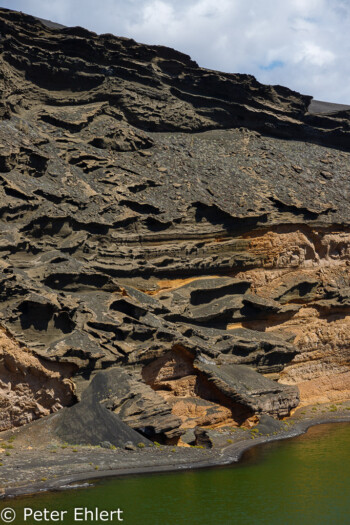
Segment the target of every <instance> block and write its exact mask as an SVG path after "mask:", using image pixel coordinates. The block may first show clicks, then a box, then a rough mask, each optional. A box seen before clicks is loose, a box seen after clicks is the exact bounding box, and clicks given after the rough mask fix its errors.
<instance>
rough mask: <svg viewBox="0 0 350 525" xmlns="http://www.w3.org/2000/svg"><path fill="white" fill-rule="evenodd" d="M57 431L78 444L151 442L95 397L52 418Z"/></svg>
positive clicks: (119, 444)
mask: <svg viewBox="0 0 350 525" xmlns="http://www.w3.org/2000/svg"><path fill="white" fill-rule="evenodd" d="M52 425H53V430H54V433H55V434H56V435H57V436H58V437H59V438H60V439H61V440H63V441H66V442H67V443H71V444H73V445H74V444H79V445H96V446H97V445H100V443H101V442H107V441H108V442H109V443H111V444H112V445H114V446H116V447H124V444H125V443H126V442H128V441H131V442H132V443H133V444H135V445H137V444H138V443H144V444H147V443H148V442H149V441H148V440H147V439H145V438H144V437H143V436H141V435H140V434H139V433H138V432H135V431H134V430H132V429H131V428H130V427H129V426H128V425H126V424H125V423H123V421H122V420H121V419H120V418H119V417H118V416H117V415H115V414H113V413H112V412H111V411H110V410H107V408H105V407H103V406H102V405H101V404H100V403H98V402H96V401H94V400H93V399H92V398H87V399H85V400H84V401H81V402H80V403H78V404H76V405H74V406H72V407H70V408H65V409H63V410H61V411H60V412H59V413H58V414H56V415H55V416H54V418H53V419H52Z"/></svg>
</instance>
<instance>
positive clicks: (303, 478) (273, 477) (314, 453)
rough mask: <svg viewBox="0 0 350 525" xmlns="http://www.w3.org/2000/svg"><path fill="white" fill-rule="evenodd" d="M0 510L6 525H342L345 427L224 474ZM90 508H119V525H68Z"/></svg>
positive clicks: (56, 496)
mask: <svg viewBox="0 0 350 525" xmlns="http://www.w3.org/2000/svg"><path fill="white" fill-rule="evenodd" d="M4 506H10V507H13V508H14V509H15V510H16V511H17V519H16V520H15V521H14V522H13V523H15V524H21V525H22V524H24V523H29V524H30V525H32V524H33V523H38V522H35V521H33V520H28V521H26V522H24V521H23V508H24V507H31V508H35V509H40V510H42V509H44V508H47V509H50V510H53V509H57V510H60V509H62V510H67V511H68V514H67V515H66V516H65V519H64V521H59V522H56V523H64V524H65V525H73V524H74V523H95V524H98V525H102V524H103V523H108V524H110V523H123V524H126V525H138V524H140V525H141V524H142V525H173V524H174V525H177V524H179V525H181V524H191V525H199V524H200V525H209V524H210V525H219V524H220V525H226V524H227V525H230V524H232V525H243V524H244V525H252V524H268V525H275V524H276V525H277V524H278V525H288V524H293V525H299V524H300V525H303V524H305V525H322V524H325V525H345V524H350V424H346V423H344V424H332V425H320V426H317V427H313V428H312V429H310V430H309V432H308V433H307V434H305V435H303V436H299V437H297V438H293V439H290V440H285V441H280V442H274V443H270V444H266V445H263V446H258V447H255V448H253V449H251V450H249V451H248V452H247V453H246V454H245V455H244V457H243V459H242V461H241V462H240V463H239V464H236V465H234V466H230V467H225V468H217V469H211V470H200V471H191V472H181V473H174V474H157V475H144V476H138V477H136V476H135V477H124V478H119V479H112V480H111V479H110V480H103V481H98V482H96V483H95V484H94V486H93V487H90V488H86V489H80V490H75V491H65V492H57V493H51V494H42V495H40V496H34V497H30V498H22V499H16V500H8V501H6V502H5V504H4V502H3V503H2V505H1V508H2V507H4ZM96 506H97V507H99V508H100V509H117V508H118V507H119V508H121V509H122V510H123V514H122V515H121V516H122V517H123V518H124V520H123V522H121V521H119V522H118V521H117V519H114V520H113V521H111V520H108V521H102V520H97V521H89V520H87V521H85V520H84V521H74V514H73V509H74V507H88V508H95V507H96ZM21 516H22V517H21ZM115 518H117V516H115ZM0 523H1V520H0ZM41 523H54V522H53V521H48V522H47V521H46V522H44V521H42V522H41Z"/></svg>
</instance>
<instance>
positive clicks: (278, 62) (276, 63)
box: [259, 60, 284, 71]
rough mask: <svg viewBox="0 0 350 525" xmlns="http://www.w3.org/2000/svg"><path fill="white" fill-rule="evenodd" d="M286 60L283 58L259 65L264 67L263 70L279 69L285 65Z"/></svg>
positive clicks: (260, 67)
mask: <svg viewBox="0 0 350 525" xmlns="http://www.w3.org/2000/svg"><path fill="white" fill-rule="evenodd" d="M283 66H284V62H282V60H273V61H272V62H270V63H269V64H267V66H262V65H261V66H259V69H262V70H263V71H272V70H273V69H277V68H278V67H283Z"/></svg>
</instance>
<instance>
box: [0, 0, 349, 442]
mask: <svg viewBox="0 0 350 525" xmlns="http://www.w3.org/2000/svg"><path fill="white" fill-rule="evenodd" d="M0 32H1V37H0V53H1V54H0V71H1V75H0V86H1V90H0V92H1V95H0V115H1V121H0V223H1V228H0V256H1V259H0V316H1V317H0V321H1V326H2V327H3V329H6V330H7V333H8V334H9V337H11V341H13V342H14V344H16V345H18V347H19V348H24V349H25V352H26V353H27V354H28V355H29V354H30V355H31V356H32V357H33V359H39V360H40V363H47V367H48V368H49V369H50V367H51V368H52V366H53V364H54V365H55V366H56V368H57V370H60V371H61V372H60V373H61V374H62V381H63V379H64V378H65V380H66V379H67V377H68V376H69V377H70V378H71V380H72V381H73V382H74V385H75V393H74V395H75V398H74V399H73V394H72V391H73V389H72V391H70V393H69V392H68V393H67V391H64V389H63V390H62V392H61V393H60V394H59V393H58V391H57V392H56V393H55V395H53V396H51V397H50V396H48V397H49V398H50V400H49V401H47V402H45V403H44V404H43V405H40V407H41V408H40V410H39V409H38V410H37V412H36V413H37V416H39V415H43V414H44V413H46V411H48V412H50V411H52V410H54V409H56V408H57V407H59V406H62V405H69V404H72V403H74V402H75V401H79V400H80V399H82V401H80V402H81V403H84V404H85V405H86V404H87V401H86V399H85V400H84V391H85V390H86V388H88V391H90V392H91V389H92V391H94V392H95V394H94V396H95V397H96V399H97V398H98V399H100V398H99V396H100V395H101V392H100V388H102V391H103V392H104V394H103V400H102V401H101V402H100V401H99V400H98V401H96V400H95V401H94V402H91V403H90V404H88V406H89V407H93V409H94V410H95V409H96V410H98V412H99V413H100V412H101V411H100V408H99V407H100V405H102V407H103V409H104V408H105V407H107V408H108V409H110V410H111V411H113V412H114V413H115V414H116V415H117V416H118V418H120V420H121V421H123V424H128V425H129V426H131V427H132V428H133V429H134V430H137V431H138V432H141V433H143V434H144V435H145V436H147V438H152V439H154V438H157V439H158V438H159V439H160V440H162V439H163V440H167V439H168V440H170V441H171V440H173V441H174V440H176V439H178V438H179V437H180V435H181V434H184V433H185V432H186V431H187V430H188V429H189V428H194V427H195V426H197V425H203V426H218V425H219V426H220V424H226V423H227V422H228V421H229V422H230V424H233V425H237V424H242V422H244V421H245V419H249V418H251V417H253V416H254V414H269V415H272V416H274V417H277V418H278V417H284V416H285V415H288V414H289V413H290V411H291V410H292V409H293V408H295V407H296V406H297V405H298V403H299V393H298V388H299V390H300V401H301V402H302V403H304V404H306V403H308V402H316V401H322V402H326V401H330V400H340V399H343V398H347V397H348V396H349V394H350V370H349V365H350V360H349V355H350V354H349V343H350V336H349V333H350V331H349V324H350V321H349V319H350V302H349V301H350V299H349V297H350V294H349V290H350V275H349V267H350V266H349V264H350V263H349V260H350V226H349V225H350V206H349V185H348V181H349V176H350V163H349V160H350V153H349V147H350V139H349V137H350V134H349V129H350V128H349V110H348V109H347V108H346V107H341V108H338V107H337V108H333V109H332V111H330V112H326V111H325V110H324V106H322V104H321V106H320V104H315V103H314V104H313V105H312V106H310V102H311V97H309V96H304V95H301V94H299V93H296V92H294V91H291V90H289V89H287V88H284V87H281V86H264V85H261V84H259V83H258V82H257V81H256V80H255V79H254V77H252V76H249V75H238V74H226V73H220V72H216V71H209V70H205V69H203V68H200V67H199V66H198V65H197V64H196V63H195V62H194V61H192V60H191V59H190V57H188V56H187V55H184V54H182V53H180V52H178V51H175V50H173V49H169V48H165V47H162V46H148V45H143V44H138V43H136V42H134V41H133V40H129V39H125V38H121V37H115V36H113V35H109V34H108V35H96V34H95V33H92V32H90V31H87V30H85V29H83V28H79V27H75V28H65V27H61V26H59V25H55V24H51V23H50V24H49V25H48V24H47V23H45V24H43V23H42V22H40V20H37V19H35V18H33V17H30V16H27V15H24V14H22V13H16V12H13V11H9V10H6V9H0ZM315 108H316V109H315ZM317 108H321V110H322V108H323V110H322V111H321V110H320V111H318V110H317ZM309 109H310V111H309ZM316 110H317V111H316ZM198 363H200V366H199V365H198ZM6 366H7V365H6ZM220 367H222V368H220ZM247 367H249V368H248V369H247ZM55 370H56V369H55ZM67 370H68V371H69V374H68V376H67V373H66V371H67ZM209 370H210V373H209ZM223 370H225V371H226V372H225V374H224V375H223V374H222V371H223ZM11 373H12V372H11V368H9V367H8V366H7V369H6V374H5V375H4V377H1V378H0V381H1V382H0V385H1V388H2V390H5V391H6V390H8V389H9V388H10V387H9V385H10V384H11V377H10V376H9V374H10V375H11ZM102 377H104V379H101V378H102ZM98 378H100V379H98ZM243 378H245V380H244V381H243ZM91 379H92V380H93V381H92V382H91V385H90V386H89V384H90V381H91ZM30 381H31V380H30V378H29V380H28V384H29V383H30ZM104 382H105V383H106V384H110V386H109V387H108V388H110V389H111V391H110V392H109V393H106V392H105V391H104V388H105V387H104V386H103V384H104ZM94 385H95V386H94ZM97 385H99V388H97ZM95 387H96V390H94V388H95ZM89 389H90V390H89ZM10 390H11V388H10ZM29 390H30V388H29ZM26 392H28V388H27V387H26ZM68 394H69V395H68ZM107 394H108V395H107ZM26 395H27V394H26ZM11 396H12V394H11ZM31 396H32V395H30V396H29V397H30V399H32V397H31ZM31 402H32V401H31ZM33 402H34V401H33ZM35 402H36V401H35ZM95 402H96V403H98V408H96V406H95V404H94V403H95ZM16 403H17V401H16ZM4 406H9V407H12V405H11V403H10V404H9V403H8V402H7V401H6V402H5V404H4ZM55 407H56V408H55ZM77 407H78V405H77ZM74 410H80V409H79V408H76V409H74ZM34 412H35V410H34V411H33V410H31V411H30V413H31V414H32V413H34ZM67 413H68V412H67ZM5 418H6V421H8V422H9V423H7V426H8V425H10V426H11V425H18V424H21V422H23V420H22V419H18V417H17V416H14V415H13V407H12V408H11V409H10V410H9V411H7V412H6V416H5ZM30 418H32V416H30ZM102 437H103V436H102ZM102 437H101V439H100V441H103V439H102ZM106 439H107V438H106ZM109 441H110V440H109Z"/></svg>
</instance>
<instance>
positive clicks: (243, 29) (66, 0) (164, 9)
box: [0, 0, 350, 104]
mask: <svg viewBox="0 0 350 525" xmlns="http://www.w3.org/2000/svg"><path fill="white" fill-rule="evenodd" d="M0 6H1V7H7V8H9V9H16V10H18V11H23V12H25V13H29V14H32V15H35V16H39V17H41V18H47V19H49V20H52V21H54V22H58V23H61V24H64V25H67V26H75V25H80V26H83V27H86V28H88V29H90V30H92V31H95V32H96V33H113V34H115V35H117V36H125V37H129V38H133V39H135V40H137V41H138V42H143V43H147V44H162V45H166V46H170V47H173V48H175V49H178V50H179V51H182V52H184V53H187V54H189V55H190V56H191V57H192V58H193V59H194V60H196V61H197V62H198V64H199V65H200V66H202V67H207V68H210V69H216V70H220V71H225V72H227V73H249V74H252V75H254V76H255V77H256V78H257V79H258V80H259V81H260V82H263V83H265V84H280V85H284V86H288V87H289V88H291V89H294V90H296V91H299V92H301V93H304V94H307V95H313V96H314V97H315V98H316V99H318V100H325V101H328V102H338V103H343V104H350V60H349V57H350V36H349V32H350V31H349V30H350V0H0Z"/></svg>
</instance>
